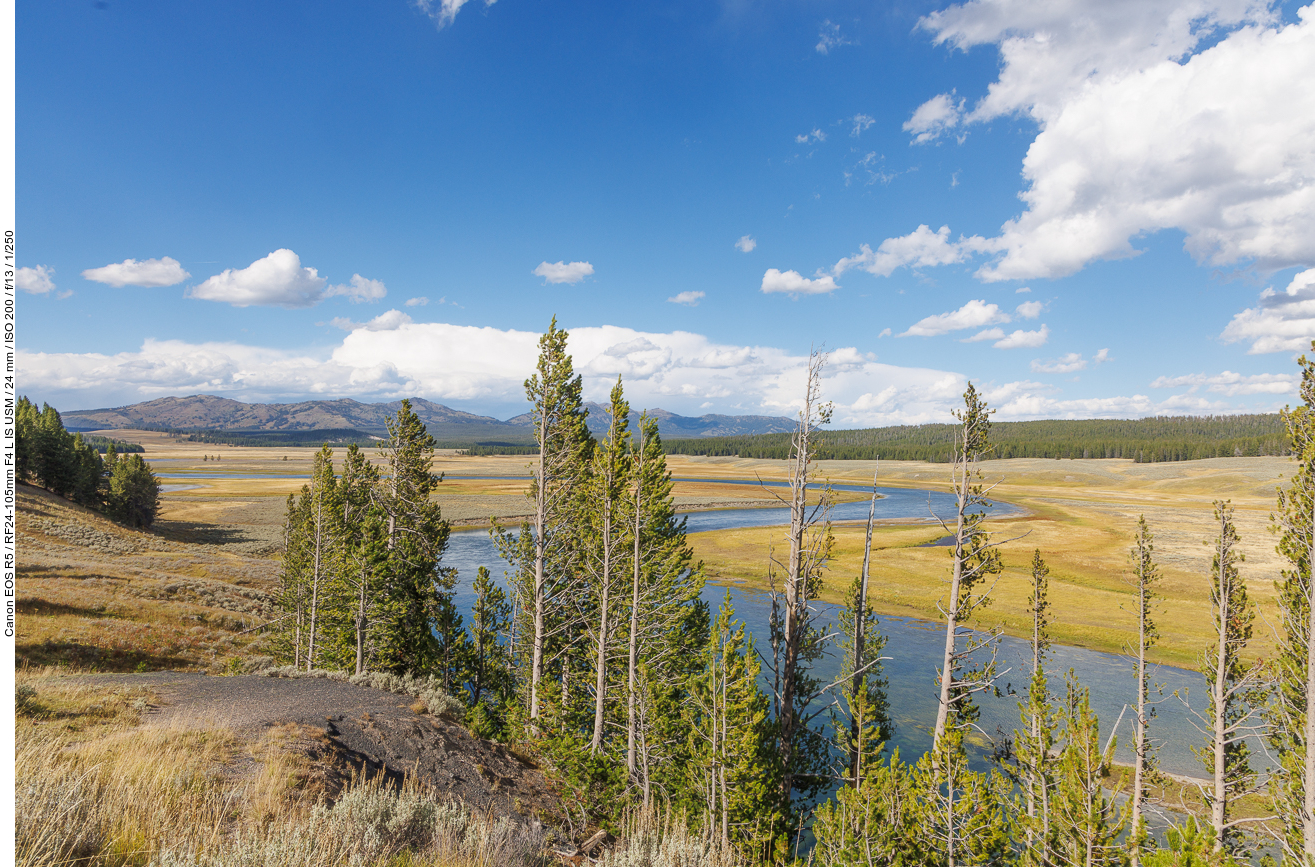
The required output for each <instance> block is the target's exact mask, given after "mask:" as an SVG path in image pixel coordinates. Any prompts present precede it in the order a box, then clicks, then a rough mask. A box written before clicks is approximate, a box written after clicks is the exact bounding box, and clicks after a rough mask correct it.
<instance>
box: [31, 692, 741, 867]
mask: <svg viewBox="0 0 1315 867" xmlns="http://www.w3.org/2000/svg"><path fill="white" fill-rule="evenodd" d="M17 679H18V691H19V702H18V716H17V744H18V746H17V754H16V762H15V771H16V773H17V778H18V780H19V785H18V789H17V791H16V802H17V803H16V806H17V815H18V825H17V828H16V832H17V854H18V858H17V863H18V864H20V865H23V867H55V865H60V864H68V863H80V864H87V865H129V864H139V865H148V864H149V865H160V867H173V865H197V867H200V865H204V867H212V865H213V867H218V865H253V867H255V865H261V867H265V865H268V867H276V865H277V867H321V865H323V867H328V865H346V864H350V865H361V867H375V865H378V867H383V865H390V867H395V865H421V864H427V865H444V867H531V865H536V867H537V865H543V864H544V863H546V861H545V854H546V850H545V844H546V843H548V840H547V839H546V838H545V833H544V831H543V830H542V829H539V828H536V827H531V826H529V825H526V824H524V823H520V822H514V821H511V820H507V819H500V820H496V821H493V820H484V819H480V818H478V817H473V816H471V815H470V814H469V813H468V812H467V811H466V810H464V809H463V808H461V807H459V806H454V805H451V804H447V803H444V802H443V801H442V799H441V797H440V795H441V793H436V792H429V791H424V790H422V789H421V788H419V787H418V786H416V785H415V784H414V783H413V782H410V781H408V782H407V783H406V784H404V785H403V786H402V787H401V788H400V789H397V788H390V787H388V786H386V785H385V784H384V783H383V779H384V777H383V775H379V776H376V777H375V778H373V779H371V780H366V779H362V778H360V777H348V776H347V775H346V773H345V768H344V765H345V761H344V760H345V757H343V756H339V755H338V754H337V753H336V752H335V750H334V748H333V746H332V744H331V742H329V741H327V739H325V738H324V736H323V734H322V733H319V732H317V731H315V730H311V729H306V728H303V727H300V726H296V725H285V726H279V727H275V728H272V729H270V730H268V731H266V732H265V733H263V734H262V735H259V736H257V737H255V739H253V740H247V739H244V738H243V737H242V736H241V735H240V734H238V733H236V732H234V731H232V730H229V729H227V728H225V727H223V726H220V725H215V724H213V723H212V724H210V725H208V726H196V725H194V724H193V725H186V726H174V725H159V726H149V725H146V726H144V725H142V724H141V714H142V712H143V710H144V709H146V708H147V707H148V705H149V702H150V701H151V699H152V696H151V695H150V694H149V693H147V692H145V691H144V690H141V689H140V688H135V687H131V686H122V685H119V686H115V685H109V684H106V683H105V682H103V681H100V682H93V681H91V680H90V679H87V678H79V677H72V676H69V675H67V674H61V673H60V672H58V671H56V670H54V669H44V670H33V669H22V670H20V671H19V672H18V678H17ZM630 830H631V833H629V834H628V835H627V839H626V840H625V841H624V842H623V843H622V844H620V845H618V846H617V847H615V848H614V849H613V851H611V852H609V853H607V854H606V855H605V856H604V860H605V861H606V862H607V864H609V865H614V867H629V865H635V867H640V865H643V867H696V865H705V864H706V865H708V867H734V865H735V864H736V861H735V859H734V858H733V856H731V855H730V853H727V852H725V851H723V850H720V849H718V848H716V847H713V846H709V845H707V844H706V843H705V842H704V841H703V840H701V839H699V838H696V837H695V836H694V835H692V834H691V833H690V832H689V831H688V830H687V829H686V828H685V827H684V825H683V824H681V823H679V822H672V821H670V820H668V821H665V822H660V821H657V820H656V819H655V818H654V817H651V816H646V817H640V818H639V819H638V820H636V821H635V822H634V823H632V827H631V829H630Z"/></svg>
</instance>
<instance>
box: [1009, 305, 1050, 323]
mask: <svg viewBox="0 0 1315 867" xmlns="http://www.w3.org/2000/svg"><path fill="white" fill-rule="evenodd" d="M1044 309H1046V305H1045V304H1043V303H1041V302H1040V301H1024V302H1023V303H1022V304H1019V305H1018V307H1016V308H1015V312H1017V313H1018V315H1019V316H1021V317H1023V318H1024V319H1036V318H1037V317H1038V316H1040V315H1041V311H1042V310H1044Z"/></svg>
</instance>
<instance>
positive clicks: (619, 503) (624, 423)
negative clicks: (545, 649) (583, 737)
mask: <svg viewBox="0 0 1315 867" xmlns="http://www.w3.org/2000/svg"><path fill="white" fill-rule="evenodd" d="M608 413H609V418H610V421H609V424H608V430H607V438H606V439H605V440H603V442H601V443H599V444H598V447H597V448H595V449H594V454H593V463H592V467H591V469H590V472H589V475H588V479H587V481H586V482H585V483H584V485H583V486H582V487H583V493H584V496H585V512H584V517H585V527H584V530H585V534H586V539H585V540H584V541H583V544H582V545H581V549H582V550H583V551H584V564H583V565H584V568H585V571H586V572H587V573H588V574H589V576H590V580H589V594H588V598H589V601H590V602H591V603H592V607H593V617H592V618H590V620H589V624H588V628H589V630H590V632H591V633H592V639H593V644H594V720H593V732H592V735H591V736H590V740H589V751H590V752H591V753H594V754H595V755H596V754H598V753H599V752H601V751H602V749H603V732H604V723H605V713H606V709H607V697H608V662H609V657H610V655H611V654H612V652H613V644H614V643H615V642H616V633H615V623H614V621H615V620H616V617H617V609H618V608H619V606H618V604H617V599H616V596H615V594H614V593H613V587H614V585H615V584H616V581H617V578H618V577H619V576H620V575H621V574H623V573H624V566H625V559H626V555H627V554H628V553H629V552H628V551H627V541H628V536H629V535H630V534H629V532H628V530H629V528H628V526H627V524H628V522H627V521H626V515H625V506H626V505H627V501H628V498H627V497H626V493H627V488H628V487H629V482H630V472H629V470H630V467H629V464H630V460H629V459H630V454H629V452H630V430H629V426H630V423H629V417H630V404H629V403H627V402H626V400H625V397H624V394H623V392H622V389H621V378H620V377H617V380H616V385H615V386H614V387H613V388H612V394H611V401H610V404H609V406H608Z"/></svg>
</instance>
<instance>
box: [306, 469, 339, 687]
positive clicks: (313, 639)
mask: <svg viewBox="0 0 1315 867" xmlns="http://www.w3.org/2000/svg"><path fill="white" fill-rule="evenodd" d="M339 500H340V497H339V491H338V480H337V478H336V477H335V476H334V472H333V450H332V449H331V448H329V446H327V445H325V446H324V447H323V448H321V449H320V450H319V451H318V452H317V453H316V454H315V458H314V460H313V462H312V465H311V480H310V484H309V485H307V486H305V487H303V488H302V501H303V506H304V512H302V513H301V515H302V522H301V523H300V524H299V525H298V526H297V527H296V528H295V532H297V533H298V534H299V535H300V538H299V540H298V544H299V546H300V547H301V548H302V550H303V556H304V557H305V558H306V563H305V568H306V569H307V570H308V572H307V574H306V576H305V579H304V580H305V582H306V585H307V591H306V595H307V605H306V614H305V616H306V630H307V631H306V670H307V671H310V670H311V669H313V668H315V663H316V662H317V660H318V657H319V656H320V655H322V653H321V651H322V648H321V647H320V643H324V633H325V632H327V631H329V630H327V629H326V628H325V627H326V624H325V621H324V618H322V617H321V614H322V613H323V612H329V611H331V610H332V607H333V606H332V605H331V604H330V600H329V595H330V592H331V583H332V582H333V580H334V578H335V576H336V575H338V574H339V564H340V561H341V557H342V515H341V512H340V509H341V503H340V502H339ZM317 642H318V643H317Z"/></svg>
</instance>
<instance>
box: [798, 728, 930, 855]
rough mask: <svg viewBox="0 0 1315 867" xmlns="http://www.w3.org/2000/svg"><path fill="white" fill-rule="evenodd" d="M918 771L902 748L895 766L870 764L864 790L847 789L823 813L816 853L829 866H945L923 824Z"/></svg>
mask: <svg viewBox="0 0 1315 867" xmlns="http://www.w3.org/2000/svg"><path fill="white" fill-rule="evenodd" d="M915 782H916V781H915V778H914V772H913V768H911V767H910V766H909V765H906V764H904V762H902V761H901V760H900V754H899V750H898V749H896V750H895V751H894V752H893V753H892V754H891V756H890V759H889V761H880V760H878V761H874V762H871V763H870V764H868V765H866V770H865V771H864V773H863V780H862V783H861V785H859V786H843V787H841V789H840V790H839V791H838V792H837V793H836V797H835V799H834V800H833V801H830V802H827V803H825V804H823V805H822V806H821V807H820V808H818V811H817V816H816V818H815V819H814V821H813V835H814V837H815V838H816V840H817V845H816V848H815V849H814V850H813V852H814V857H815V858H816V860H817V863H818V864H820V865H824V867H873V865H878V864H881V865H887V864H889V865H899V867H939V865H940V864H941V863H942V861H941V859H940V857H939V853H938V851H937V849H936V847H934V846H931V845H928V843H929V841H928V839H927V837H926V835H925V833H924V830H923V825H924V822H925V819H926V816H925V813H926V809H925V808H926V806H927V805H926V803H925V802H924V801H923V800H922V799H921V797H920V793H919V792H918V791H917V790H916V788H915Z"/></svg>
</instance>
